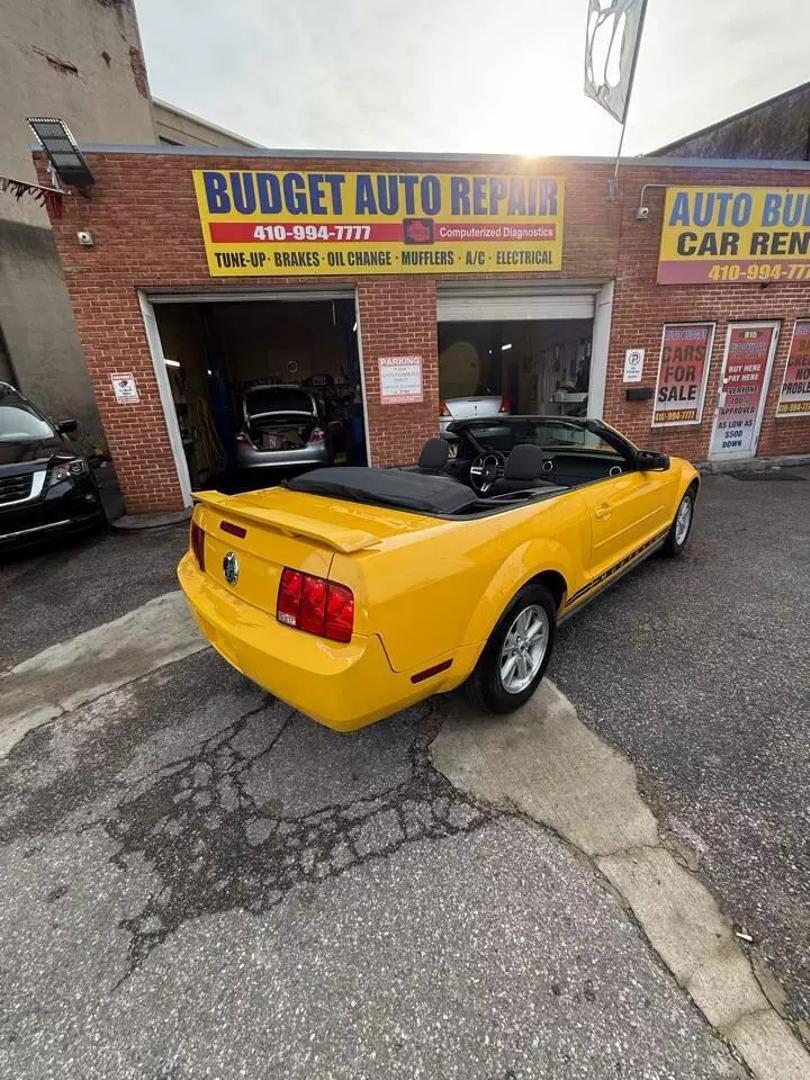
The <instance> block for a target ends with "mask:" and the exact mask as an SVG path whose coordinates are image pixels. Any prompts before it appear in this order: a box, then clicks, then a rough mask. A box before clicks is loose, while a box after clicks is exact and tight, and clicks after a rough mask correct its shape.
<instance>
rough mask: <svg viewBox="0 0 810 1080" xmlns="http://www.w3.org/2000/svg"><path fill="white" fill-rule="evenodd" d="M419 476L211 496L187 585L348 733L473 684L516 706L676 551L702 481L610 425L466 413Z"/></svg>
mask: <svg viewBox="0 0 810 1080" xmlns="http://www.w3.org/2000/svg"><path fill="white" fill-rule="evenodd" d="M448 431H449V436H450V438H442V439H431V440H430V441H429V442H428V443H427V445H426V446H425V449H424V451H423V453H422V456H421V458H420V462H419V465H417V466H413V467H411V468H407V469H374V468H333V469H316V470H315V471H314V472H310V473H307V474H306V475H304V476H299V477H297V478H296V479H294V480H290V481H288V482H287V483H286V484H282V485H281V486H280V487H276V488H273V489H270V490H265V491H256V492H252V493H249V494H243V495H232V496H227V495H221V494H219V493H217V492H203V493H201V494H199V495H197V496H196V499H197V505H196V507H195V510H194V517H193V519H192V524H191V542H190V548H189V551H188V553H187V554H186V555H185V556H184V558H183V560H182V562H181V563H180V567H179V571H178V573H179V578H180V584H181V586H182V588H183V591H184V592H185V594H186V597H187V598H188V601H189V604H190V605H191V610H192V611H193V613H194V616H195V618H196V620H197V622H198V623H199V625H200V627H201V628H202V631H203V633H204V634H205V636H206V637H207V638H208V640H209V641H210V642H211V644H212V645H213V646H214V648H216V649H217V650H218V651H219V652H220V653H221V655H222V656H223V657H224V658H225V659H226V660H227V661H228V662H229V663H230V664H233V666H234V667H236V668H238V670H239V671H241V672H243V673H244V674H245V675H247V676H248V677H249V678H250V679H253V680H254V681H255V682H257V683H259V684H260V685H261V686H263V687H265V688H266V689H267V690H269V691H270V692H271V693H273V694H275V695H277V696H278V697H279V698H281V699H282V700H283V701H286V702H288V703H289V704H290V705H293V706H295V707H296V708H297V709H300V710H301V711H302V712H304V713H306V714H307V715H309V716H311V717H312V718H313V719H315V720H318V721H320V722H321V723H322V724H326V725H328V726H329V727H331V728H336V729H337V730H340V731H351V730H353V729H355V728H359V727H363V726H364V725H366V724H371V723H373V722H374V721H375V720H379V719H381V718H382V717H384V716H388V715H389V714H391V713H393V712H396V711H397V710H398V709H402V708H404V707H405V706H407V705H412V704H413V703H414V702H417V701H419V700H421V699H422V698H426V697H428V696H429V695H431V694H435V693H438V692H444V691H447V690H452V689H454V688H455V687H457V686H460V685H461V684H462V683H464V684H466V688H467V691H468V693H469V694H470V696H471V697H472V699H473V701H474V702H476V703H477V704H478V705H480V706H481V707H482V708H484V709H487V710H489V711H491V712H496V713H505V712H509V711H511V710H512V709H515V708H517V707H518V706H519V705H521V704H523V702H525V701H526V700H527V698H529V697H530V696H531V694H533V693H534V691H535V689H536V687H537V685H538V683H539V682H540V680H541V679H542V677H543V673H544V672H545V669H546V666H547V665H548V661H549V657H550V655H551V649H552V647H553V645H554V635H555V630H556V627H557V625H558V624H559V623H560V622H561V621H562V620H563V619H565V618H567V617H568V616H569V615H571V614H573V613H574V612H575V611H579V610H580V609H581V608H582V607H584V606H585V605H586V604H587V603H588V601H589V600H591V599H593V597H594V596H596V595H598V593H600V592H601V590H602V589H604V588H606V587H607V586H608V585H610V584H612V583H613V582H614V581H616V580H617V579H618V578H619V577H620V576H621V575H622V574H624V573H625V572H626V571H628V570H630V569H631V568H632V567H634V566H636V565H637V564H638V563H639V562H641V560H642V559H644V558H646V557H647V556H648V555H651V554H652V553H653V552H654V551H656V550H657V549H659V548H660V549H662V550H663V552H664V553H665V554H667V555H678V554H679V553H680V552H681V550H682V549H683V547H684V545H685V543H686V541H687V538H688V536H689V531H690V528H691V524H692V516H693V510H694V505H695V499H696V496H697V493H698V486H699V477H698V474H697V472H696V471H695V469H694V468H693V467H692V466H691V465H690V464H689V463H688V462H686V461H682V460H679V459H678V458H669V457H667V456H666V455H665V454H660V453H653V452H651V451H645V450H639V449H638V448H637V447H635V446H634V445H633V444H632V443H631V442H629V441H628V440H627V439H625V438H624V437H623V436H622V435H620V434H619V433H618V432H617V431H615V430H614V429H613V428H611V427H609V426H608V425H606V424H604V423H602V422H601V421H596V420H575V419H567V418H565V419H563V418H559V417H539V416H498V417H492V418H488V419H479V420H468V421H459V422H456V423H454V424H452V425H450V428H449V429H448Z"/></svg>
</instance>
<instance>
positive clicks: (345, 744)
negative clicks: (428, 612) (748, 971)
mask: <svg viewBox="0 0 810 1080" xmlns="http://www.w3.org/2000/svg"><path fill="white" fill-rule="evenodd" d="M442 706H443V703H441V702H439V703H436V702H429V703H427V704H425V705H423V706H421V707H419V708H416V709H412V710H409V711H408V712H406V713H403V714H400V715H399V716H397V717H395V718H392V719H391V720H390V721H388V722H387V723H385V724H379V725H375V726H374V727H371V728H368V729H366V731H364V732H360V733H358V734H357V735H356V736H352V737H350V738H346V737H345V736H342V735H339V734H336V733H334V732H331V731H328V730H327V729H324V728H320V727H317V726H316V725H314V724H312V723H311V722H310V721H308V720H305V719H304V718H302V717H300V716H298V715H297V714H294V713H292V712H291V710H290V709H289V708H288V707H287V706H284V705H280V704H279V703H278V702H276V701H274V700H272V699H269V698H268V697H267V696H266V695H264V694H263V693H262V692H261V691H259V690H257V689H256V688H255V687H253V686H252V685H251V684H249V683H248V682H246V681H245V680H244V679H243V678H242V677H241V676H239V675H238V674H237V673H236V672H233V671H231V670H230V669H229V668H227V667H225V666H224V665H223V664H222V662H221V661H220V660H219V658H218V657H217V656H215V655H214V654H213V653H212V652H211V651H206V652H203V653H200V654H197V655H195V656H192V657H189V658H187V659H184V660H182V661H180V662H179V663H177V664H175V665H172V666H169V667H166V668H164V669H162V670H161V671H159V672H155V673H152V674H150V675H148V676H146V677H144V678H143V679H141V680H138V681H136V682H134V683H131V684H130V685H128V686H127V687H124V688H121V689H118V690H115V691H113V692H112V693H111V694H108V695H106V696H105V697H102V698H100V699H98V700H97V701H94V702H92V703H91V704H89V705H86V706H84V707H83V708H81V709H79V710H77V711H76V712H75V713H74V714H73V715H72V716H71V718H70V720H69V721H65V720H64V719H63V720H60V721H59V722H58V723H56V724H53V725H50V726H47V727H43V728H40V729H38V730H37V731H35V732H33V733H31V734H30V735H29V736H28V737H27V738H26V739H25V740H24V741H23V742H22V743H21V744H19V745H18V746H17V747H16V748H15V749H14V750H13V751H12V753H11V755H10V756H9V758H8V759H6V761H5V762H4V763H3V764H2V766H1V767H0V791H1V792H2V794H0V875H2V878H1V879H2V880H3V882H4V883H5V887H4V890H3V894H2V896H0V970H1V972H2V1005H3V1007H2V1021H1V1022H0V1075H2V1076H9V1077H12V1076H13V1077H15V1078H25V1077H74V1076H76V1077H78V1076H82V1077H84V1076H89V1075H92V1076H93V1077H106V1076H110V1077H113V1076H114V1077H122V1076H123V1077H130V1076H131V1077H136V1076H137V1077H142V1076H149V1077H168V1076H171V1077H197V1076H204V1075H211V1076H223V1077H231V1076H234V1077H236V1076H250V1077H276V1076H278V1077H281V1076H284V1077H313V1076H318V1077H320V1076H324V1077H347V1078H348V1077H400V1076H401V1077H411V1076H423V1077H435V1076H442V1077H459V1078H465V1080H467V1078H471V1077H474V1078H478V1077H481V1078H482V1080H489V1078H505V1077H507V1076H514V1077H516V1078H521V1080H522V1078H525V1077H541V1076H542V1077H546V1076H549V1077H560V1078H562V1077H565V1078H568V1077H602V1076H604V1077H615V1076H621V1075H627V1076H633V1077H635V1076H641V1075H644V1074H645V1071H646V1073H647V1075H650V1076H654V1077H661V1078H664V1077H672V1078H673V1080H675V1078H677V1080H683V1078H684V1077H696V1078H698V1077H699V1078H704V1077H705V1078H721V1077H722V1078H726V1077H737V1076H739V1075H740V1073H739V1071H738V1065H737V1064H736V1062H734V1061H733V1060H732V1058H731V1056H730V1055H729V1053H728V1050H727V1048H726V1046H725V1045H724V1044H723V1043H722V1041H720V1040H719V1039H718V1038H717V1037H716V1036H715V1034H714V1033H713V1032H712V1030H711V1028H710V1027H709V1025H708V1024H707V1023H706V1022H705V1020H704V1019H703V1018H702V1016H701V1015H700V1014H699V1013H698V1011H697V1009H695V1008H694V1006H693V1005H692V1004H691V1002H690V1001H689V999H688V998H687V997H686V996H685V995H684V994H683V993H682V992H681V991H680V990H679V988H678V987H677V985H676V984H675V983H674V981H673V980H672V979H671V978H670V976H669V974H668V973H667V972H666V971H665V970H664V968H663V967H662V965H661V964H660V963H659V962H658V960H657V959H656V957H655V955H654V954H653V953H652V952H651V950H650V949H649V947H648V945H647V944H646V942H645V941H644V939H643V937H642V935H641V934H640V933H639V931H638V929H637V928H636V926H635V925H634V924H633V923H632V921H631V920H629V919H628V918H627V916H626V914H625V912H624V911H623V909H622V907H621V905H620V904H619V903H618V902H617V901H616V900H615V898H613V897H612V896H611V895H610V894H609V893H608V892H606V891H605V890H604V889H603V888H602V887H600V885H599V884H598V882H597V881H596V880H595V878H594V875H593V873H592V872H591V870H590V868H588V867H587V866H586V865H584V864H583V863H582V862H581V861H580V860H579V859H577V858H576V857H575V856H574V855H572V853H571V852H570V851H568V850H567V848H566V847H565V846H564V845H563V844H561V843H560V842H559V841H558V840H557V839H556V838H554V837H553V836H551V835H550V834H547V833H544V832H543V831H542V830H540V829H537V828H536V827H535V826H532V825H530V824H527V823H526V822H524V821H521V820H519V819H516V818H515V817H513V816H512V815H510V814H505V813H503V812H502V811H499V810H496V809H493V808H492V807H490V806H488V805H487V804H486V803H482V802H480V801H478V800H477V799H475V798H474V797H471V796H468V795H464V794H462V793H461V792H459V791H458V790H456V789H455V788H454V787H452V786H451V784H450V783H449V782H448V781H447V780H446V779H445V777H444V776H443V775H442V774H441V773H439V772H438V771H436V770H435V769H434V768H433V766H432V764H431V762H430V759H429V756H428V747H429V744H430V742H431V740H432V739H433V737H434V735H435V733H436V730H437V728H438V727H439V726H440V725H441V723H442V722H443V719H444V713H443V711H442Z"/></svg>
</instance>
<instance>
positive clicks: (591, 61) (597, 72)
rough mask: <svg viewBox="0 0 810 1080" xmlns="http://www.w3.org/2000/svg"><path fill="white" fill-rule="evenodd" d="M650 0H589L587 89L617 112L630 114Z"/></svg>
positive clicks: (618, 116)
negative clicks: (639, 49) (628, 109)
mask: <svg viewBox="0 0 810 1080" xmlns="http://www.w3.org/2000/svg"><path fill="white" fill-rule="evenodd" d="M646 6H647V0H588V26H587V30H586V35H585V93H586V94H587V95H588V97H592V98H593V99H594V101H598V102H599V104H600V105H601V106H602V108H603V109H607V111H608V112H609V113H610V115H611V116H615V117H616V119H617V120H618V121H619V123H620V124H623V123H624V118H625V116H626V115H627V103H628V101H629V100H630V90H631V87H632V85H633V72H634V70H635V66H636V54H637V52H638V46H639V41H640V39H641V28H642V24H643V22H644V9H645V8H646Z"/></svg>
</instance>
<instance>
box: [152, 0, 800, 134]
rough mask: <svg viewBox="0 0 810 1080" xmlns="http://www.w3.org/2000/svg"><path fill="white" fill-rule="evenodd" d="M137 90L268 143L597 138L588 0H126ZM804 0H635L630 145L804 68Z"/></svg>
mask: <svg viewBox="0 0 810 1080" xmlns="http://www.w3.org/2000/svg"><path fill="white" fill-rule="evenodd" d="M136 5H137V9H138V15H139V19H140V26H141V34H142V37H143V44H144V50H145V53H146V61H147V66H148V69H149V79H150V83H151V88H152V93H153V95H154V96H155V97H159V98H163V99H165V100H167V101H169V102H171V103H172V104H174V105H177V106H179V107H180V108H182V109H185V110H187V111H188V112H192V113H196V114H198V115H200V116H203V117H206V118H207V119H209V120H211V121H212V122H214V123H216V124H219V125H220V126H222V127H225V128H228V129H230V130H231V131H236V132H238V133H240V134H242V135H244V136H246V137H247V138H250V139H253V140H255V141H256V142H259V143H261V144H263V145H265V146H269V147H276V148H293V147H311V148H321V149H330V148H331V149H344V148H351V149H355V148H356V149H370V150H389V149H392V150H424V151H447V152H450V151H465V150H469V151H476V152H488V151H489V152H512V151H514V152H516V153H520V154H540V155H543V154H612V153H615V150H616V144H617V140H618V134H619V126H618V124H617V123H616V122H615V121H614V120H612V119H611V117H609V116H608V114H607V113H605V112H604V111H603V110H602V109H601V108H600V107H599V106H598V105H597V104H596V103H595V102H593V101H591V100H590V99H588V98H586V97H585V96H584V94H583V92H582V83H583V52H584V39H585V18H586V12H587V0H235V2H234V0H231V2H230V3H226V4H223V3H221V2H218V3H214V2H213V0H169V2H167V0H136ZM808 40H810V0H649V6H648V11H647V20H646V25H645V30H644V38H643V40H642V43H641V53H640V58H639V63H638V69H637V74H636V83H635V89H634V92H633V100H632V103H631V106H630V114H629V119H628V126H627V135H626V138H625V153H631V154H633V153H643V152H647V151H650V150H653V149H655V148H656V147H658V146H661V145H663V144H665V143H667V142H670V141H672V140H673V139H675V138H678V137H679V136H681V135H685V134H688V133H689V132H690V131H694V130H695V129H697V128H700V127H704V126H705V125H706V124H710V123H712V122H713V121H715V120H719V119H721V118H722V117H724V116H728V115H729V114H730V113H733V112H737V111H738V110H740V109H744V108H746V107H747V106H749V105H753V104H755V103H756V102H758V101H761V100H763V99H764V98H767V97H770V96H772V95H773V94H776V93H779V92H780V91H782V90H785V89H787V88H789V87H792V86H795V85H797V84H798V83H801V82H804V81H806V80H807V79H809V78H810V54H809V53H808Z"/></svg>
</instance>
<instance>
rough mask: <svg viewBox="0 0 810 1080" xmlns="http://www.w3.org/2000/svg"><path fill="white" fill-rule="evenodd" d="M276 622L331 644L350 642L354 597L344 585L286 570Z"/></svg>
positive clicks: (277, 605) (284, 570)
mask: <svg viewBox="0 0 810 1080" xmlns="http://www.w3.org/2000/svg"><path fill="white" fill-rule="evenodd" d="M276 618H277V619H278V621H279V622H281V623H285V624H286V625H287V626H295V627H296V628H297V629H298V630H305V631H306V633H308V634H317V635H318V637H325V638H329V639H330V640H331V641H351V639H352V630H353V629H354V594H353V593H352V590H351V589H347V588H346V586H345V585H338V584H337V582H335V581H327V580H326V579H325V578H320V577H314V576H313V575H312V574H303V573H301V571H300V570H291V569H290V567H289V566H285V567H284V569H283V570H282V572H281V582H280V583H279V587H278V600H277V602H276Z"/></svg>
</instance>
